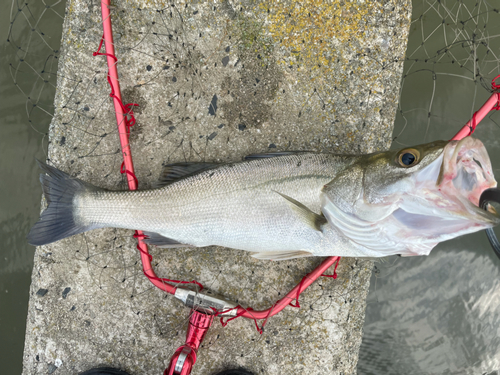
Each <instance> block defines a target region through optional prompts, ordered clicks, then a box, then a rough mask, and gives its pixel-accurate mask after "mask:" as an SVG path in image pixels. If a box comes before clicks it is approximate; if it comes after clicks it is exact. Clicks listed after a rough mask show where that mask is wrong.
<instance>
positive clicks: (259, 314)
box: [94, 0, 500, 333]
mask: <svg viewBox="0 0 500 375" xmlns="http://www.w3.org/2000/svg"><path fill="white" fill-rule="evenodd" d="M109 6H110V1H109V0H103V1H102V2H101V10H102V20H103V30H104V34H103V37H102V40H101V43H100V45H99V48H98V50H97V51H96V52H95V53H94V56H97V55H102V56H106V58H107V64H108V69H109V70H108V82H109V85H110V86H111V94H110V97H112V98H113V105H114V108H115V116H116V122H117V125H118V132H119V136H120V145H121V149H122V156H123V163H122V166H121V169H120V172H121V173H126V174H127V182H128V186H129V189H130V190H136V189H137V186H138V180H137V177H136V176H135V173H134V164H133V160H132V153H131V149H130V144H129V135H130V127H132V126H133V125H134V124H135V118H134V113H133V107H134V106H137V104H135V103H128V104H123V101H122V97H121V91H120V83H119V79H118V69H117V63H118V59H117V57H116V56H115V52H114V43H113V32H112V26H111V16H110V10H109ZM103 44H104V47H105V50H106V53H101V52H100V49H101V47H102V45H103ZM498 78H500V75H499V76H497V77H495V78H494V79H493V80H492V84H491V87H492V91H493V93H492V95H491V96H490V98H489V99H488V100H487V101H486V103H485V104H484V105H483V106H482V107H481V108H480V109H479V110H478V111H477V112H475V113H474V115H473V117H472V119H471V120H470V121H469V122H467V124H466V125H464V126H463V128H462V129H461V130H460V131H459V132H458V133H457V134H456V135H455V136H454V137H453V138H452V140H460V139H462V138H464V137H467V136H469V135H471V134H472V133H473V132H474V130H475V129H476V126H477V124H478V123H479V122H480V121H481V120H482V119H483V118H484V117H486V115H487V114H488V113H489V112H490V111H492V110H499V109H500V92H499V89H500V85H498V84H496V80H497V79H498ZM134 237H135V238H136V239H137V242H138V243H137V249H138V250H139V252H140V256H141V262H142V265H143V272H144V274H145V276H146V277H147V278H148V279H149V280H150V281H151V283H152V284H153V285H154V286H156V287H157V288H159V289H161V290H163V291H165V292H167V293H169V294H175V291H176V289H177V286H175V285H171V283H172V284H196V285H198V287H199V288H200V290H201V289H203V285H202V284H200V283H199V282H197V281H195V280H192V281H181V280H172V279H167V278H160V277H158V276H157V275H156V273H155V271H154V269H153V267H152V265H151V261H152V256H151V255H150V254H149V251H148V247H147V245H146V244H145V243H144V241H143V239H144V238H145V235H144V234H143V233H142V232H141V231H136V232H135V234H134ZM339 260H340V257H328V258H327V259H325V260H324V261H323V262H322V263H321V264H320V265H319V266H318V267H317V268H316V269H315V270H314V271H312V272H311V273H309V274H308V275H306V276H304V277H303V278H302V280H301V282H300V283H299V284H298V285H297V286H295V288H293V289H292V290H291V291H290V292H289V293H288V294H287V295H286V296H285V297H283V298H282V299H280V300H279V301H277V302H276V303H275V304H274V305H273V306H271V307H270V308H269V309H266V310H263V311H255V310H253V309H252V308H250V307H247V308H244V307H242V306H237V307H235V309H237V312H236V316H235V317H232V318H230V319H228V320H226V321H224V320H223V319H224V318H223V317H221V318H220V321H221V323H222V325H223V326H225V325H227V323H228V322H229V321H231V320H233V319H236V318H237V317H244V318H248V319H253V320H254V321H255V325H256V327H257V330H258V331H259V332H260V333H262V332H263V328H264V326H265V324H266V323H267V321H268V319H269V318H270V317H271V316H273V315H276V314H277V313H279V312H280V311H281V310H283V309H284V308H285V307H286V306H288V305H290V306H292V307H297V308H300V304H299V296H300V294H301V293H302V292H303V291H304V290H305V289H307V287H309V286H310V285H311V284H312V283H313V282H314V281H315V280H317V279H318V278H319V277H320V276H327V277H332V278H334V279H335V278H336V277H337V275H336V269H337V266H338V263H339ZM333 264H335V269H334V272H333V274H332V275H325V274H324V272H325V271H326V270H327V269H328V268H330V267H331V266H332V265H333ZM293 300H295V304H293V303H292V301H293ZM225 312H228V311H222V312H221V311H218V312H215V313H214V314H215V315H216V316H217V315H221V314H223V313H225ZM262 319H264V322H263V323H262V325H261V326H260V327H259V325H258V324H257V320H262Z"/></svg>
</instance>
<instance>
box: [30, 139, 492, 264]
mask: <svg viewBox="0 0 500 375" xmlns="http://www.w3.org/2000/svg"><path fill="white" fill-rule="evenodd" d="M40 167H41V169H42V170H43V172H44V173H42V174H41V175H40V182H41V184H42V188H43V193H44V195H45V198H46V201H47V203H48V206H47V208H46V209H45V210H44V211H43V213H42V215H41V217H40V219H39V221H38V222H37V223H36V224H35V225H34V226H33V228H32V229H31V231H30V232H29V234H28V242H29V243H30V244H32V245H35V246H41V245H46V244H49V243H52V242H54V241H58V240H61V239H63V238H66V237H69V236H73V235H76V234H79V233H83V232H87V231H90V230H93V229H97V228H105V227H113V228H125V229H135V230H141V231H144V233H145V235H146V238H145V242H146V243H148V244H152V245H156V246H160V247H164V248H175V247H185V246H187V247H206V246H214V245H216V246H223V247H227V248H232V249H239V250H246V251H249V252H251V255H252V256H253V257H255V258H257V259H269V260H284V259H293V258H299V257H309V256H343V257H370V258H373V257H385V256H390V255H401V256H417V255H428V254H429V253H430V251H431V250H432V248H434V247H435V246H436V245H437V244H438V243H439V242H442V241H445V240H449V239H452V238H455V237H458V236H462V235H465V234H468V233H472V232H476V231H479V230H482V229H486V228H492V227H494V226H496V225H498V224H499V223H500V218H499V217H498V216H497V215H495V214H494V213H492V212H489V211H487V210H483V209H481V208H479V207H478V205H479V198H480V196H481V193H482V192H483V191H484V190H486V189H488V188H492V187H496V185H497V182H496V180H495V178H494V176H493V172H492V167H491V162H490V158H489V156H488V153H487V151H486V148H485V147H484V145H483V143H482V142H481V141H480V140H478V139H475V138H472V137H466V138H464V139H462V140H460V141H449V142H447V141H436V142H431V143H427V144H423V145H417V146H414V147H406V148H403V149H401V150H397V151H385V152H375V153H371V154H367V155H338V154H333V153H332V154H329V153H313V152H277V153H267V154H254V155H250V156H248V157H246V158H245V160H243V161H240V162H235V163H224V164H216V163H174V164H170V165H167V166H166V168H165V170H164V171H163V172H162V174H161V177H160V181H159V182H158V186H157V187H156V188H154V189H150V190H135V191H111V190H105V189H101V188H98V187H96V186H93V185H91V184H89V183H86V182H84V181H81V180H79V179H77V178H74V177H71V176H70V175H68V174H67V173H65V172H62V171H60V170H58V169H56V168H55V167H52V166H49V165H46V164H44V163H41V162H40Z"/></svg>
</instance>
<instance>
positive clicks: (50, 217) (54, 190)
mask: <svg viewBox="0 0 500 375" xmlns="http://www.w3.org/2000/svg"><path fill="white" fill-rule="evenodd" d="M37 162H38V165H39V166H40V168H41V169H42V170H43V171H44V172H45V174H43V173H42V174H40V182H41V184H42V189H43V194H44V196H45V199H46V200H47V204H48V207H47V208H46V209H45V211H43V213H42V215H41V216H40V219H39V220H38V222H37V223H36V224H35V225H34V226H33V228H31V230H30V232H29V234H28V242H29V243H30V244H31V245H34V246H41V245H46V244H49V243H51V242H55V241H58V240H61V239H63V238H66V237H69V236H73V235H75V234H78V233H83V232H86V231H89V230H91V229H95V228H99V227H100V226H98V225H95V224H91V225H85V224H82V223H79V222H78V221H79V220H76V221H75V217H74V215H73V211H74V210H73V198H74V197H75V195H76V194H78V193H81V192H84V191H89V190H90V191H97V190H101V189H99V188H97V187H95V186H93V185H90V184H88V183H85V182H83V181H81V180H79V179H77V178H73V177H71V176H70V175H68V174H67V173H64V172H62V171H60V170H59V169H57V168H54V167H51V166H50V165H47V164H45V163H43V162H40V161H39V160H37Z"/></svg>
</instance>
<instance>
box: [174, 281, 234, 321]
mask: <svg viewBox="0 0 500 375" xmlns="http://www.w3.org/2000/svg"><path fill="white" fill-rule="evenodd" d="M174 297H175V298H177V299H179V300H181V301H182V303H184V305H186V306H187V307H189V308H191V309H193V310H196V311H199V312H203V313H205V314H210V315H213V314H215V313H216V312H218V313H219V314H218V315H219V316H236V314H237V312H238V311H237V309H236V306H238V305H237V304H236V303H234V302H229V301H226V300H224V299H222V298H221V297H220V296H218V295H216V294H215V293H213V292H211V291H209V290H207V291H203V292H194V291H192V290H189V289H183V288H177V289H176V290H175V294H174ZM221 312H222V313H221Z"/></svg>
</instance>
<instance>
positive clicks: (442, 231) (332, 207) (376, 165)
mask: <svg viewBox="0 0 500 375" xmlns="http://www.w3.org/2000/svg"><path fill="white" fill-rule="evenodd" d="M346 182H347V186H346V185H344V188H343V189H342V188H341V187H340V184H341V183H346ZM496 185H497V182H496V180H495V178H494V176H493V172H492V167H491V162H490V158H489V156H488V153H487V151H486V149H485V147H484V145H483V143H482V142H481V141H480V140H478V139H475V138H472V137H466V138H464V139H462V140H460V141H449V142H446V141H438V142H432V143H427V144H424V145H418V146H414V147H409V148H404V149H401V150H398V151H387V152H379V153H374V154H370V155H365V156H361V157H359V159H357V160H356V161H355V162H354V163H352V165H350V166H349V167H347V168H346V169H344V170H343V171H342V172H341V173H340V174H339V175H338V176H336V178H335V179H334V180H332V181H331V182H330V183H328V184H327V185H326V186H325V187H324V189H323V194H322V210H323V213H324V214H325V216H326V217H327V219H328V221H329V223H331V224H332V225H335V226H339V227H340V230H341V231H342V233H343V234H344V235H346V236H347V237H348V238H350V239H351V240H353V241H355V242H356V243H358V244H361V245H362V246H365V247H368V248H370V249H377V251H379V252H380V254H381V255H378V256H385V255H392V254H401V255H426V254H428V253H429V252H430V250H431V249H432V248H433V247H434V246H435V245H436V244H437V243H439V242H441V241H444V240H448V239H451V238H454V237H458V236H460V235H463V234H467V233H472V232H475V231H478V230H481V229H486V228H491V227H493V226H495V225H497V224H499V223H500V219H499V217H498V216H497V215H495V214H493V213H491V212H487V211H485V210H483V209H481V208H479V207H478V206H479V198H480V196H481V194H482V192H483V191H484V190H486V189H488V188H491V187H495V186H496ZM370 256H374V255H373V254H371V255H370Z"/></svg>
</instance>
